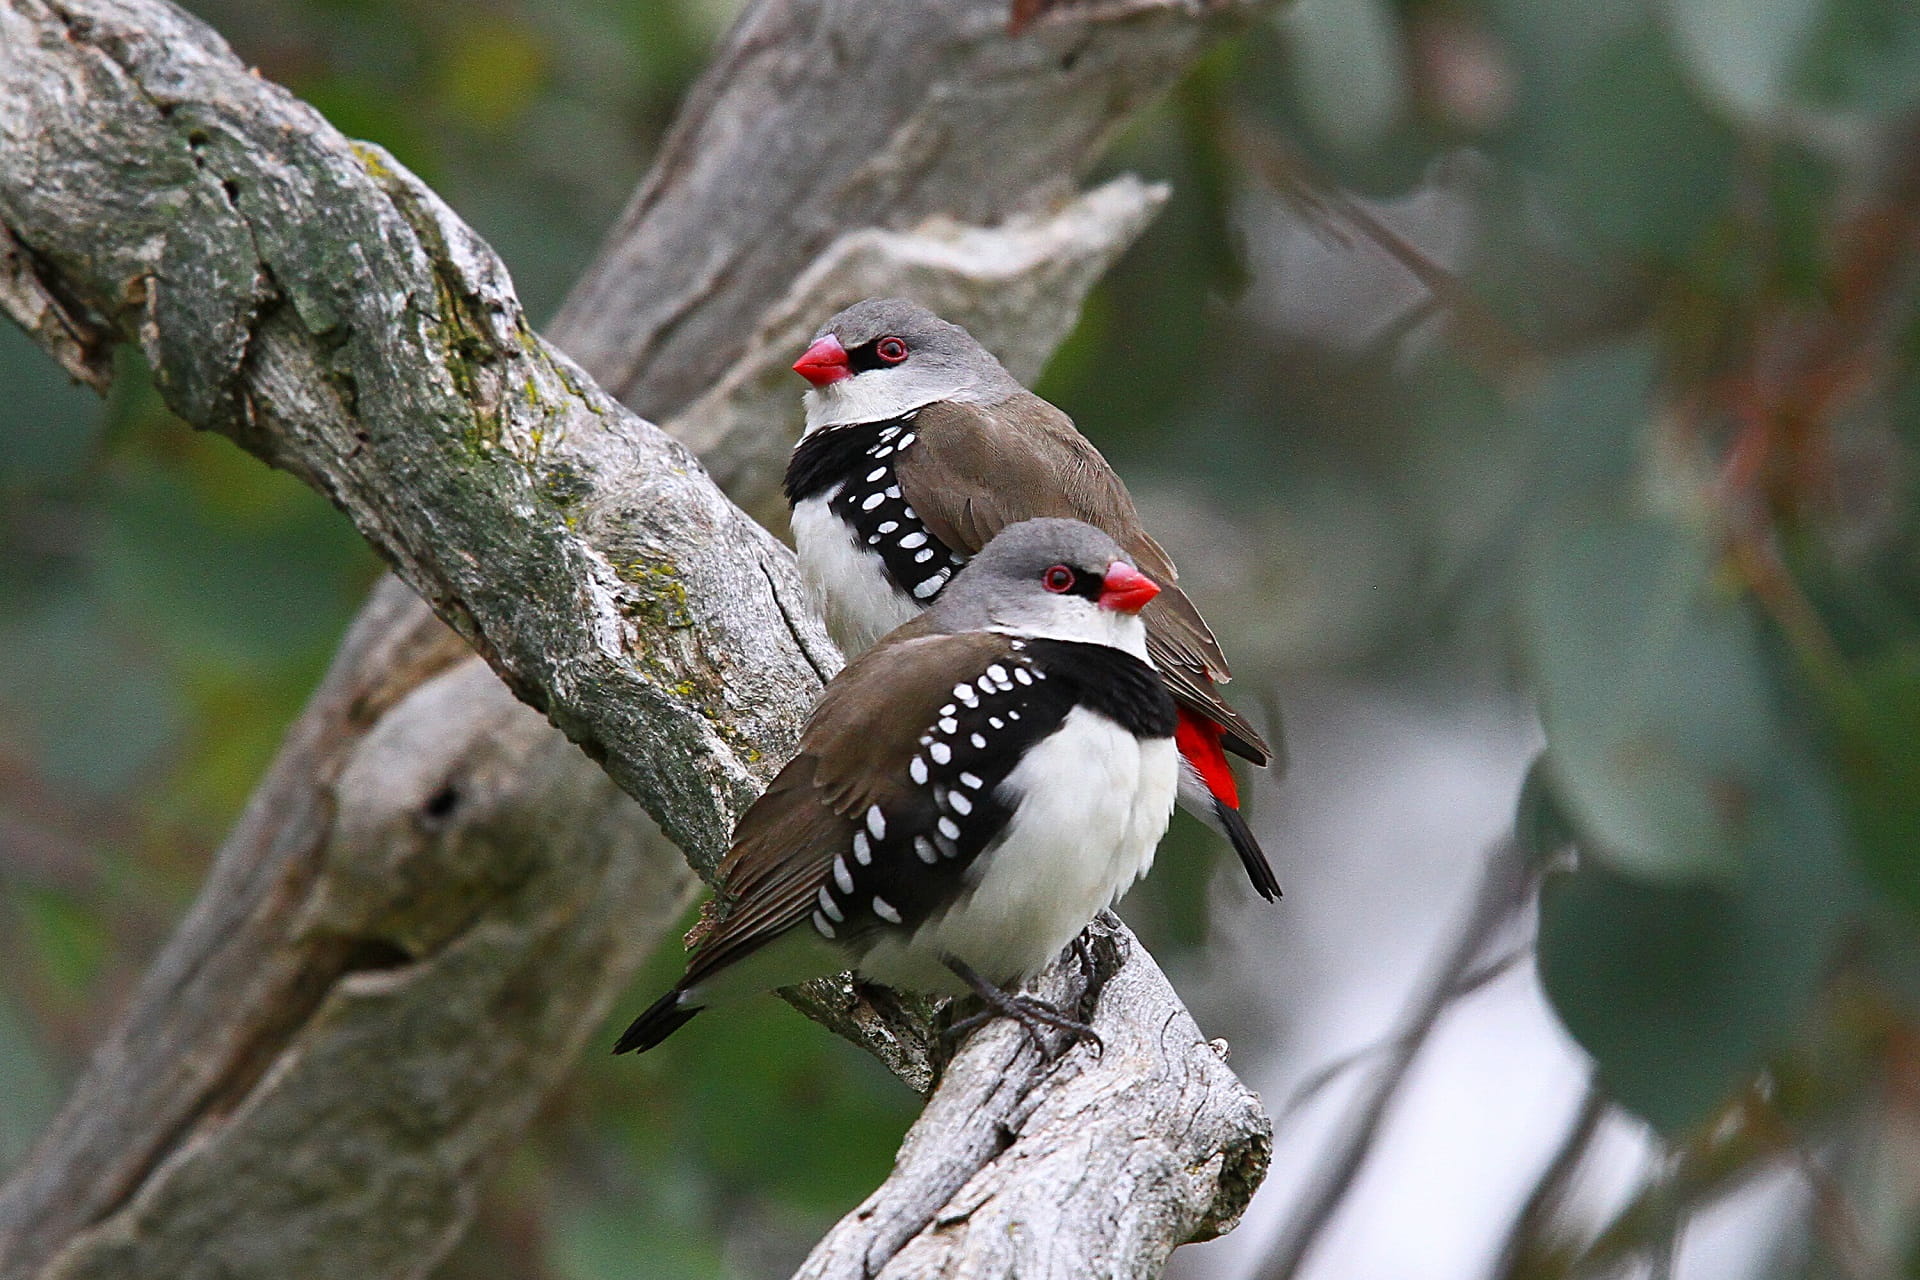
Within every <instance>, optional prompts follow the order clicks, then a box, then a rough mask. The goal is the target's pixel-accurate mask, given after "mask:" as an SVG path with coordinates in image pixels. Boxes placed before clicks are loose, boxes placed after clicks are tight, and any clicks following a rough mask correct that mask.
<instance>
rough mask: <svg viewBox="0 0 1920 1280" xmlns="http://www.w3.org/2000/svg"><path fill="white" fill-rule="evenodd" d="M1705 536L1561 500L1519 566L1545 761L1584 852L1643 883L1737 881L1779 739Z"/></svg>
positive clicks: (1748, 639) (1752, 652)
mask: <svg viewBox="0 0 1920 1280" xmlns="http://www.w3.org/2000/svg"><path fill="white" fill-rule="evenodd" d="M1712 569H1713V562H1712V559H1711V556H1710V554H1709V549H1708V547H1707V546H1706V544H1705V543H1704V541H1703V540H1702V539H1700V538H1698V537H1696V536H1693V535H1691V534H1688V533H1686V532H1684V531H1682V530H1680V529H1679V528H1677V527H1674V526H1671V525H1667V524H1663V523H1660V522H1657V521H1654V520H1651V519H1637V518H1628V517H1614V516H1607V515H1595V514H1592V513H1590V512H1587V511H1585V510H1583V509H1580V508H1574V509H1572V510H1571V511H1569V512H1567V513H1563V514H1562V516H1561V517H1560V518H1559V519H1558V520H1557V521H1555V522H1554V523H1553V525H1552V526H1551V527H1550V529H1549V531H1548V534H1547V537H1546V539H1545V541H1544V543H1543V545H1542V546H1541V548H1540V549H1539V552H1538V554H1537V555H1536V556H1535V557H1534V558H1533V560H1532V562H1531V564H1530V565H1529V572H1528V581H1527V584H1526V590H1525V597H1524V628H1525V634H1526V640H1527V642H1528V646H1529V649H1530V652H1531V656H1532V659H1533V669H1534V675H1535V679H1536V682H1537V688H1536V692H1537V695H1538V698H1539V704H1540V716H1541V721H1542V724H1543V725H1544V727H1545V729H1546V733H1547V767H1548V769H1549V770H1550V772H1551V775H1552V778H1553V782H1554V789H1555V792H1556V794H1557V795H1559V796H1560V797H1561V799H1562V801H1563V802H1564V804H1565V805H1566V808H1567V811H1568V813H1569V814H1570V815H1571V816H1572V818H1573V820H1574V822H1575V824H1576V825H1577V826H1578V828H1579V830H1580V832H1581V836H1582V845H1583V847H1584V848H1586V849H1587V850H1588V852H1589V853H1590V854H1591V855H1592V856H1594V857H1596V858H1599V859H1601V860H1602V861H1605V862H1606V863H1608V864H1609V865H1611V866H1612V867H1613V868H1615V869H1616V870H1619V871H1622V872H1625V873H1627V874H1630V875H1634V876H1639V877H1643V878H1649V879H1675V878H1687V877H1699V876H1719V877H1729V878H1731V877H1735V876H1737V875H1738V874H1739V872H1740V859H1739V856H1738V847H1739V845H1740V842H1741V841H1742V839H1743V838H1744V836H1745V819H1746V814H1747V812H1748V810H1749V809H1750V808H1751V807H1752V804H1753V802H1754V800H1755V798H1756V795H1757V793H1758V791H1759V790H1760V788H1761V785H1762V782H1761V779H1762V777H1763V776H1764V775H1765V773H1766V772H1767V770H1768V769H1769V768H1770V767H1771V764H1772V755H1773V751H1774V746H1775V742H1776V740H1777V738H1778V736H1779V734H1780V732H1781V724H1780V718H1779V716H1778V713H1777V712H1776V711H1775V709H1774V705H1773V700H1772V695H1771V692H1770V690H1769V687H1768V684H1767V667H1766V664H1765V662H1764V659H1763V655H1762V652H1761V649H1760V645H1759V642H1758V637H1757V635H1756V634H1755V631H1754V628H1753V624H1752V622H1751V620H1750V619H1749V618H1748V617H1747V615H1746V613H1745V612H1744V611H1743V610H1742V609H1741V608H1740V607H1739V605H1738V603H1737V602H1736V601H1735V600H1734V599H1732V598H1731V597H1730V596H1729V595H1728V594H1727V593H1726V592H1724V591H1723V590H1721V589H1719V588H1718V587H1717V586H1716V585H1715V583H1714V582H1713V580H1712Z"/></svg>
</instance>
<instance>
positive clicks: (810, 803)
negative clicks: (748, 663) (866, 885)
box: [686, 615, 1008, 985]
mask: <svg viewBox="0 0 1920 1280" xmlns="http://www.w3.org/2000/svg"><path fill="white" fill-rule="evenodd" d="M923 616H924V615H923ZM1007 643H1008V641H1007V637H1005V636H1002V635H998V634H994V633H991V632H968V633H965V634H962V635H930V634H926V632H925V627H924V624H922V625H921V626H917V627H916V626H915V625H914V624H912V623H909V624H908V625H907V626H906V627H903V628H901V629H900V630H898V631H895V632H893V633H892V634H890V635H889V636H888V637H887V638H886V639H885V640H882V641H881V642H880V643H879V644H877V645H875V646H874V647H873V648H871V649H869V650H867V651H866V652H865V653H863V654H861V655H860V656H859V657H858V658H855V659H854V660H853V661H852V662H851V663H849V664H848V665H847V666H846V668H845V669H844V670H842V671H841V673H840V674H839V675H838V676H836V677H835V678H834V680H833V682H832V683H831V684H829V685H828V686H827V689H826V692H825V693H824V694H823V695H822V696H821V699H820V702H819V705H817V706H816V707H815V708H814V710H813V715H812V716H811V717H810V718H809V719H808V721H807V726H806V728H805V729H804V730H802V732H801V735H800V750H799V752H798V753H797V754H796V755H795V756H794V758H793V759H792V760H790V761H788V763H787V766H786V767H785V768H784V769H782V770H781V771H780V773H779V775H778V776H777V777H775V778H774V780H773V783H772V785H770V786H769V787H768V788H767V790H766V793H765V794H764V795H762V796H761V797H760V798H759V799H758V800H756V801H754V802H753V804H752V806H751V807H749V808H748V810H747V811H746V813H745V814H743V815H742V816H741V818H740V821H739V824H738V825H737V826H735V827H734V832H733V847H732V848H731V849H730V850H728V852H727V855H726V856H725V857H724V858H722V859H721V860H720V866H719V870H718V875H717V879H718V881H719V898H720V901H721V902H722V903H723V904H724V911H723V914H722V915H721V916H720V918H719V920H718V921H717V923H715V924H714V926H713V927H712V928H711V929H710V930H709V932H708V933H707V934H706V935H705V936H704V937H703V938H701V939H700V941H699V942H698V943H697V944H696V945H695V948H694V953H693V955H692V956H691V957H690V959H689V962H688V965H687V979H686V985H692V984H694V983H697V982H700V981H701V980H702V979H704V978H705V977H707V976H708V975H710V974H712V973H714V972H717V971H718V970H720V969H722V968H724V967H726V966H727V965H729V964H732V963H733V962H735V961H737V960H739V959H741V958H743V957H744V956H746V955H748V954H749V953H751V952H753V951H755V950H757V949H758V948H760V947H761V946H763V945H765V944H766V943H768V942H771V941H772V940H773V939H774V938H776V937H778V936H779V935H780V934H782V933H784V932H786V931H787V930H788V929H790V928H792V927H793V926H795V925H797V924H799V923H801V922H802V921H804V920H806V919H807V918H808V916H810V915H811V914H812V912H813V909H814V906H815V905H816V899H817V895H818V894H819V891H820V888H821V886H822V885H824V884H825V883H826V880H827V876H828V875H829V874H830V873H831V872H830V868H831V867H832V865H833V860H834V857H835V856H836V855H838V854H841V853H844V852H845V851H846V850H847V848H848V847H849V844H850V842H851V841H852V838H853V834H854V831H855V830H856V827H857V824H858V822H859V820H860V818H861V817H862V815H864V814H865V813H866V811H867V809H868V807H869V806H872V805H879V806H880V807H881V809H882V810H885V811H889V812H898V811H899V810H900V809H902V808H904V807H906V806H905V805H904V804H903V803H902V802H903V801H904V800H905V799H906V798H907V796H908V793H909V792H910V790H911V788H912V786H913V783H912V780H911V779H910V778H909V777H908V774H907V762H908V760H909V759H911V758H912V756H913V754H914V752H915V750H916V749H917V748H918V746H919V741H920V735H921V734H922V733H923V732H924V731H925V730H926V729H927V727H928V726H930V725H931V724H932V723H933V722H934V721H935V720H936V719H937V718H938V712H939V709H940V707H941V706H942V705H943V704H944V703H946V702H949V701H951V700H952V697H953V685H954V682H955V681H956V680H957V679H963V678H969V677H971V676H972V675H975V674H977V673H978V672H980V671H983V670H985V668H986V666H987V665H988V664H989V663H990V662H992V661H994V659H995V658H998V657H1001V656H1004V654H1005V653H1006V651H1007Z"/></svg>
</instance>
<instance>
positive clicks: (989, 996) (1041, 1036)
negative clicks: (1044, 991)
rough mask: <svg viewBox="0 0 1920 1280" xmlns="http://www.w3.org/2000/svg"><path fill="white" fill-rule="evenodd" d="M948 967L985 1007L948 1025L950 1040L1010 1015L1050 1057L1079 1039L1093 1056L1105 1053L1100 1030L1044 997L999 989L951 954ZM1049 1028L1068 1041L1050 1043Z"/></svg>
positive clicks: (1063, 1051) (1064, 1050)
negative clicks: (1067, 1012)
mask: <svg viewBox="0 0 1920 1280" xmlns="http://www.w3.org/2000/svg"><path fill="white" fill-rule="evenodd" d="M947 967H948V968H949V969H951V970H953V972H954V973H955V974H956V975H957V976H958V977H959V979H960V980H961V981H962V982H964V983H966V984H967V986H968V987H969V988H971V989H972V991H973V993H974V994H975V995H976V996H978V997H980V1002H981V1003H982V1004H983V1005H985V1006H986V1008H984V1009H982V1010H980V1011H979V1012H978V1013H973V1014H969V1015H967V1016H966V1017H964V1018H960V1019H958V1020H956V1021H955V1022H953V1023H952V1024H951V1025H950V1026H948V1027H947V1029H946V1031H945V1032H944V1033H943V1034H944V1035H945V1036H947V1037H948V1038H949V1039H950V1040H952V1041H956V1042H957V1041H958V1040H959V1039H960V1038H961V1037H962V1036H965V1035H966V1034H967V1033H968V1032H970V1031H973V1030H975V1029H976V1028H979V1027H982V1026H985V1025H986V1024H987V1023H989V1022H991V1021H993V1020H994V1019H995V1018H1011V1019H1013V1020H1014V1021H1015V1022H1017V1023H1019V1024H1020V1027H1021V1029H1022V1030H1023V1031H1025V1032H1026V1033H1027V1034H1028V1035H1030V1036H1032V1037H1033V1039H1034V1043H1035V1044H1037V1045H1038V1046H1039V1048H1040V1051H1041V1052H1042V1053H1044V1054H1046V1055H1047V1056H1048V1057H1049V1058H1057V1057H1059V1056H1060V1055H1061V1054H1064V1053H1065V1052H1066V1050H1067V1048H1068V1047H1070V1046H1072V1045H1073V1044H1075V1043H1077V1042H1078V1041H1081V1040H1084V1041H1086V1042H1087V1043H1089V1044H1091V1045H1092V1046H1093V1050H1094V1054H1095V1055H1096V1056H1098V1055H1100V1054H1104V1053H1105V1052H1106V1048H1107V1046H1106V1042H1105V1041H1104V1040H1102V1039H1101V1038H1100V1033H1099V1032H1097V1031H1095V1030H1094V1029H1093V1028H1092V1027H1090V1026H1088V1025H1087V1024H1086V1023H1084V1022H1081V1021H1080V1020H1078V1019H1077V1018H1072V1017H1069V1016H1068V1015H1067V1014H1065V1013H1063V1012H1061V1011H1060V1010H1059V1009H1057V1008H1055V1007H1054V1006H1053V1005H1051V1004H1048V1003H1047V1002H1046V1001H1045V1000H1041V999H1039V998H1037V997H1035V996H1029V995H1019V994H1016V993H1014V992H1010V991H1005V990H1002V989H1001V988H1000V987H998V986H995V985H994V984H993V983H991V982H989V981H987V980H986V979H985V978H983V977H981V976H980V975H979V974H977V973H975V972H974V971H973V969H972V968H971V967H969V966H968V965H967V964H966V963H965V962H963V961H960V960H956V959H953V958H952V957H949V958H948V960H947ZM1049 1029H1050V1030H1054V1031H1064V1032H1066V1033H1067V1040H1066V1041H1065V1043H1063V1044H1062V1045H1060V1046H1059V1047H1058V1048H1057V1049H1056V1048H1055V1047H1054V1046H1053V1045H1052V1044H1051V1043H1050V1042H1049V1039H1048V1037H1047V1035H1046V1031H1047V1030H1049Z"/></svg>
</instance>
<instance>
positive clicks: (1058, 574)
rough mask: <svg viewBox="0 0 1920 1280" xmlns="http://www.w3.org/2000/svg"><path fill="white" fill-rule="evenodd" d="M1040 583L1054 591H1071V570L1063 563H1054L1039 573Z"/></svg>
mask: <svg viewBox="0 0 1920 1280" xmlns="http://www.w3.org/2000/svg"><path fill="white" fill-rule="evenodd" d="M1040 585H1041V586H1043V587H1045V588H1046V589H1047V590H1049V591H1054V592H1060V591H1071V590H1073V570H1071V569H1069V568H1067V566H1065V565H1063V564H1057V565H1054V566H1053V568H1051V569H1049V570H1047V571H1046V572H1045V573H1043V574H1041V575H1040Z"/></svg>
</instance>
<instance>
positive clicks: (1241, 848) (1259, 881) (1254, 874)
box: [648, 798, 1280, 1030]
mask: <svg viewBox="0 0 1920 1280" xmlns="http://www.w3.org/2000/svg"><path fill="white" fill-rule="evenodd" d="M1213 816H1214V817H1215V818H1218V819H1219V820H1220V829H1221V830H1222V831H1224V832H1225V833H1226V836H1227V842H1228V843H1229V844H1231V845H1232V846H1233V851H1234V852H1235V853H1237V854H1239V855H1240V865H1241V866H1243V867H1245V868H1246V869H1247V879H1249V880H1251V881H1253V888H1254V892H1256V893H1258V894H1259V895H1260V896H1261V897H1263V898H1265V899H1266V900H1267V901H1268V902H1272V901H1273V900H1275V899H1276V898H1278V897H1279V896H1280V878H1279V877H1278V876H1276V875H1274V874H1273V865H1272V864H1271V863H1269V862H1268V861H1267V855H1266V854H1265V853H1264V852H1262V850H1261V848H1260V842H1259V841H1258V840H1255V839H1254V838H1253V831H1252V830H1251V829H1250V828H1249V827H1248V826H1247V820H1246V819H1245V818H1242V817H1241V816H1240V811H1239V810H1238V809H1236V808H1234V807H1233V806H1232V805H1230V804H1228V803H1227V802H1226V801H1224V800H1221V799H1218V798H1216V799H1215V800H1214V802H1213ZM648 1012H649V1013H651V1012H652V1010H648ZM675 1025H676V1026H677V1025H679V1024H677V1023H676V1024H675ZM668 1030H672V1028H668Z"/></svg>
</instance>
